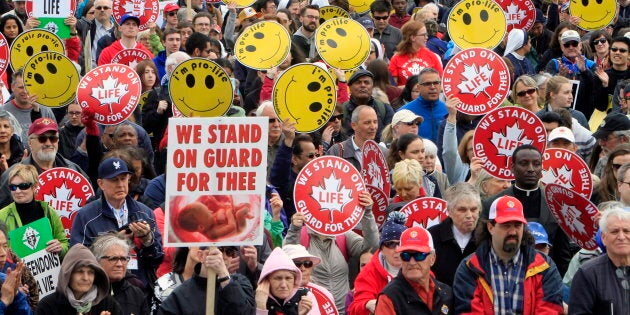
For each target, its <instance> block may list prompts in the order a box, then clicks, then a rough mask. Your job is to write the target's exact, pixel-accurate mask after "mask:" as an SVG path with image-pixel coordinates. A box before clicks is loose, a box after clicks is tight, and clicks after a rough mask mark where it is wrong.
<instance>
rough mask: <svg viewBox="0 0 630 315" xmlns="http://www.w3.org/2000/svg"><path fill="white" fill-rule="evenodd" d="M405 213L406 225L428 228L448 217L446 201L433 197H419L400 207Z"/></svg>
mask: <svg viewBox="0 0 630 315" xmlns="http://www.w3.org/2000/svg"><path fill="white" fill-rule="evenodd" d="M399 211H400V212H402V213H404V214H406V215H407V223H405V225H406V226H407V227H414V226H421V227H423V228H425V229H428V228H430V227H432V226H434V225H436V224H439V223H440V222H442V220H444V219H446V218H447V217H448V213H447V208H446V201H445V200H443V199H440V198H435V197H420V198H416V199H414V200H412V201H410V202H409V203H408V204H406V205H405V206H403V207H402V208H400V210H399Z"/></svg>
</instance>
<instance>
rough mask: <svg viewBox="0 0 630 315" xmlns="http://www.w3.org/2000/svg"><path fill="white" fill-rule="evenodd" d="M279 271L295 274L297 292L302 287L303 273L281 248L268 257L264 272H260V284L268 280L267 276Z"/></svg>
mask: <svg viewBox="0 0 630 315" xmlns="http://www.w3.org/2000/svg"><path fill="white" fill-rule="evenodd" d="M278 270H288V271H292V272H293V273H295V285H294V287H295V290H296V291H297V288H299V287H300V283H302V272H301V271H300V269H299V268H298V267H296V266H295V264H294V263H293V260H291V258H289V255H287V254H286V253H285V252H284V251H283V250H282V248H280V247H276V249H274V250H273V251H272V252H271V254H270V255H269V257H267V261H265V264H264V265H263V268H262V271H261V272H260V278H259V279H258V283H259V284H260V283H261V282H262V281H263V280H264V279H265V278H267V276H269V275H270V274H272V273H274V272H275V271H278Z"/></svg>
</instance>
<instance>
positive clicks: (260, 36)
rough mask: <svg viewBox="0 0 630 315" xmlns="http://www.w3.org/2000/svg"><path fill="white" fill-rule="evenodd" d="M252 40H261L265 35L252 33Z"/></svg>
mask: <svg viewBox="0 0 630 315" xmlns="http://www.w3.org/2000/svg"><path fill="white" fill-rule="evenodd" d="M254 38H255V39H263V38H265V34H263V33H261V32H256V33H254Z"/></svg>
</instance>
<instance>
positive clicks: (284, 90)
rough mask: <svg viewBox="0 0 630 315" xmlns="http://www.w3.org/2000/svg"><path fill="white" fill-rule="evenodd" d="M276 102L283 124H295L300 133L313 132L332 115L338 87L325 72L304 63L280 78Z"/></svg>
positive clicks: (275, 94) (292, 68)
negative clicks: (287, 122) (287, 121)
mask: <svg viewBox="0 0 630 315" xmlns="http://www.w3.org/2000/svg"><path fill="white" fill-rule="evenodd" d="M272 99H273V109H274V110H275V112H276V114H277V115H278V118H280V120H281V121H285V120H287V119H288V120H289V121H291V122H295V123H296V124H295V131H297V132H313V131H315V130H317V129H319V128H320V127H322V126H323V125H325V124H326V122H328V120H329V119H330V117H331V116H332V114H333V111H334V110H335V104H337V85H336V84H335V81H333V79H332V78H331V77H330V75H329V74H328V72H327V71H326V70H325V69H323V68H321V67H318V66H316V65H314V64H308V63H300V64H297V65H294V66H291V67H289V68H288V69H287V70H285V71H284V72H283V73H282V74H281V75H280V76H279V77H278V78H277V79H276V82H274V84H273V92H272Z"/></svg>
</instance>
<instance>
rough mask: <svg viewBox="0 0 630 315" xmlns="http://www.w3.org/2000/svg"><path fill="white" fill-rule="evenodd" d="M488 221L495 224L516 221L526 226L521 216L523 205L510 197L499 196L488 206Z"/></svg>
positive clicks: (523, 217)
mask: <svg viewBox="0 0 630 315" xmlns="http://www.w3.org/2000/svg"><path fill="white" fill-rule="evenodd" d="M488 219H490V220H494V221H496V222H497V223H505V222H510V221H518V222H522V223H523V224H527V220H525V216H524V215H523V204H522V203H521V202H520V201H519V200H518V199H516V198H514V197H512V196H501V197H499V198H497V199H496V200H495V201H494V202H493V203H492V205H491V206H490V214H489V215H488Z"/></svg>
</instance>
